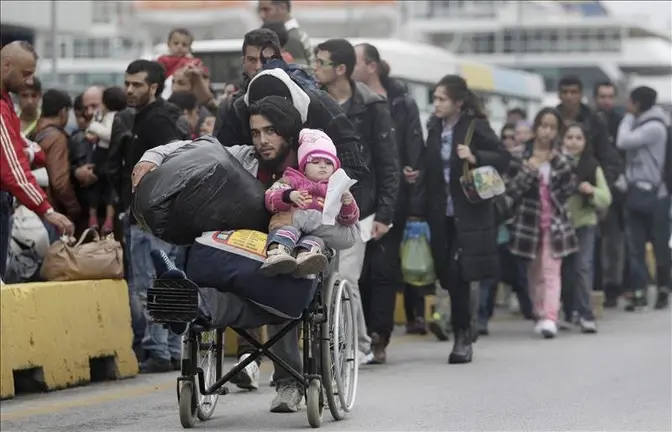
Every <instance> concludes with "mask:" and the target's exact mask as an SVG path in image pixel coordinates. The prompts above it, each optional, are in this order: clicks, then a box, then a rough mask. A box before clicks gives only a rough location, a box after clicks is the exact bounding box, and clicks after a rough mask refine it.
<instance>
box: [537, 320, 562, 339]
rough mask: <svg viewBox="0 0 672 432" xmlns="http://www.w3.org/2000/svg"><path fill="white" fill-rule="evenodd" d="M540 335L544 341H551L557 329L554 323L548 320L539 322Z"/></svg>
mask: <svg viewBox="0 0 672 432" xmlns="http://www.w3.org/2000/svg"><path fill="white" fill-rule="evenodd" d="M540 329H541V335H542V336H543V337H544V338H545V339H553V338H554V337H555V335H557V334H558V327H557V326H556V324H555V321H551V320H549V319H546V320H543V321H542V322H541V327H540Z"/></svg>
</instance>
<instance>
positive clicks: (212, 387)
mask: <svg viewBox="0 0 672 432" xmlns="http://www.w3.org/2000/svg"><path fill="white" fill-rule="evenodd" d="M329 267H330V268H331V271H330V272H328V273H330V274H326V273H327V272H324V273H322V274H319V275H317V276H316V277H317V280H316V289H315V295H314V296H313V298H312V300H311V301H310V302H309V303H308V305H307V306H306V307H305V309H304V312H303V314H302V316H301V317H300V318H298V319H295V320H288V321H287V323H286V324H285V326H284V327H283V328H282V330H280V331H279V332H278V333H277V334H276V335H274V336H273V337H272V338H271V339H270V340H268V341H267V342H266V343H264V344H261V343H259V342H257V341H256V340H254V339H253V338H252V337H251V336H250V335H249V334H248V333H247V332H246V331H245V329H241V328H235V327H232V330H234V331H235V332H236V333H237V334H238V335H240V336H241V337H243V338H244V339H246V340H247V341H248V342H249V343H250V344H252V346H254V348H255V349H256V351H255V352H254V353H252V354H251V355H249V356H248V357H247V358H246V359H245V360H243V361H242V362H240V363H239V364H237V365H236V366H234V367H233V368H232V369H231V370H230V371H228V372H227V373H225V374H224V373H223V371H222V368H223V359H224V330H225V329H223V328H209V327H208V326H207V325H204V324H203V323H199V320H198V316H197V315H198V314H197V313H195V312H193V310H189V311H188V312H187V308H184V306H183V305H193V304H194V302H196V304H197V302H198V287H197V286H196V285H195V284H194V283H193V282H191V281H190V280H188V279H179V280H172V279H156V280H155V281H154V283H153V285H152V287H150V288H149V290H148V293H147V310H148V312H149V315H150V317H151V319H152V320H153V322H156V323H182V324H187V329H186V332H185V333H184V336H183V338H182V358H181V375H180V377H178V379H177V399H178V403H179V415H180V422H181V424H182V426H183V427H184V428H193V427H194V426H195V425H196V422H197V420H200V421H206V420H208V419H210V418H211V417H212V415H213V413H214V411H215V407H216V405H217V401H218V399H219V397H220V396H225V395H226V394H228V392H229V390H228V388H227V387H226V386H225V384H226V383H228V382H229V381H230V380H231V378H233V377H234V376H236V375H237V374H238V373H239V372H241V371H242V370H243V369H245V367H246V366H247V365H249V364H250V363H252V362H253V361H255V360H256V359H259V358H260V357H262V356H266V357H267V358H269V359H270V360H272V361H273V362H274V363H275V365H276V367H281V368H283V369H284V370H285V371H287V372H288V373H289V374H291V375H292V376H293V377H294V378H295V379H296V381H297V382H298V383H299V385H300V386H302V387H303V389H304V395H305V402H306V413H307V416H308V423H309V424H310V426H311V427H313V428H319V427H320V425H321V423H322V414H323V410H324V407H325V404H326V406H328V408H329V411H330V412H331V415H332V417H333V418H334V420H335V421H339V420H342V419H343V418H344V417H345V415H346V414H347V413H349V412H350V411H351V410H352V408H353V406H354V404H355V396H356V394H357V380H358V370H359V361H358V358H357V357H358V352H359V350H358V345H357V320H356V316H355V309H354V308H355V305H354V304H353V295H352V288H351V287H350V285H349V284H348V282H347V281H345V280H343V279H341V278H340V277H339V275H338V273H337V272H336V271H335V265H334V262H333V260H331V259H330V266H329ZM269 324H270V323H269ZM297 326H302V330H303V331H302V338H303V373H301V372H299V371H297V370H295V369H294V368H292V367H291V366H290V365H288V364H287V363H286V362H284V361H283V360H282V359H279V358H278V357H277V356H276V355H275V354H273V353H272V352H271V351H270V348H271V347H272V346H273V345H274V344H275V343H276V342H277V341H279V340H280V339H281V338H282V337H283V336H285V335H286V334H287V333H288V332H289V331H290V330H292V329H293V328H295V327H297ZM297 343H298V341H297Z"/></svg>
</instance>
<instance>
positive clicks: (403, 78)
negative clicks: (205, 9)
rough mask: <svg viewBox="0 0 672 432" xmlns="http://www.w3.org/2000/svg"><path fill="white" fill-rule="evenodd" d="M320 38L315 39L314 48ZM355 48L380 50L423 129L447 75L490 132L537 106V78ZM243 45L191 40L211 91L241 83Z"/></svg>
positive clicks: (391, 48)
mask: <svg viewBox="0 0 672 432" xmlns="http://www.w3.org/2000/svg"><path fill="white" fill-rule="evenodd" d="M323 40H324V39H313V45H314V46H315V45H317V44H318V43H320V42H322V41H323ZM348 40H349V41H350V42H351V43H352V44H353V45H357V44H359V43H364V42H367V43H370V44H372V45H374V46H375V47H376V48H378V51H379V52H380V56H381V58H382V59H384V60H385V61H387V62H388V63H389V64H390V70H391V73H390V76H391V77H392V78H394V79H396V80H398V81H400V82H401V83H402V84H404V85H405V86H406V88H407V90H408V92H409V94H410V95H411V96H412V97H413V98H414V99H415V101H416V103H417V104H418V108H419V110H420V115H421V119H422V123H423V125H426V123H427V120H428V119H429V116H430V115H431V112H432V109H433V108H432V94H433V91H434V86H435V85H436V83H437V82H438V81H439V80H440V79H441V77H443V76H444V75H448V74H458V75H461V76H462V77H464V78H465V79H466V80H467V83H468V84H469V87H470V88H471V89H472V90H473V91H474V93H476V94H477V95H478V96H479V98H480V99H481V101H482V102H483V105H484V107H485V109H486V112H487V113H488V118H489V120H490V123H491V125H492V127H493V129H494V130H495V131H496V132H499V129H500V128H501V127H502V126H503V124H504V122H505V121H506V113H507V111H508V110H509V109H511V108H522V109H523V110H525V111H526V112H527V113H528V115H529V116H534V114H535V113H536V112H537V111H538V110H539V108H540V107H541V104H542V101H543V97H544V81H543V78H542V77H541V76H540V75H538V74H533V73H529V72H524V71H519V70H513V69H506V68H501V67H495V66H491V65H486V64H483V63H477V62H471V61H470V62H467V61H463V60H461V59H460V58H459V57H457V56H455V55H454V54H452V53H451V52H449V51H447V50H445V49H443V48H439V47H436V46H433V45H427V44H422V43H415V42H409V41H403V40H397V39H375V38H371V39H362V38H348ZM242 46H243V40H242V39H225V40H203V41H199V40H197V41H194V43H193V44H192V47H191V48H192V52H193V54H194V56H195V57H198V58H200V59H201V60H202V61H203V63H204V65H205V66H206V67H207V68H208V69H209V71H210V78H211V81H212V84H213V88H214V89H215V90H223V89H224V87H225V86H226V84H227V83H232V82H233V83H236V82H238V81H239V80H240V76H241V67H242V66H241V65H242V53H241V49H242ZM165 51H166V45H165V44H161V45H157V47H156V48H155V50H154V53H153V56H158V55H161V54H165Z"/></svg>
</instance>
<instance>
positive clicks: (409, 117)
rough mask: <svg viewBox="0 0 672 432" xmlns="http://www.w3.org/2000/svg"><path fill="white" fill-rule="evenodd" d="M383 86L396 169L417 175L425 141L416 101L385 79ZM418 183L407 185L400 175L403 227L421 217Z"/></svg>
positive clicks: (422, 163) (399, 217) (399, 210)
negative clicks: (396, 151) (391, 125)
mask: <svg viewBox="0 0 672 432" xmlns="http://www.w3.org/2000/svg"><path fill="white" fill-rule="evenodd" d="M383 85H384V86H385V90H386V91H387V102H388V106H389V108H390V114H392V121H393V122H394V129H395V139H396V142H397V148H398V149H399V168H400V169H403V168H404V167H405V166H409V167H411V168H413V169H414V170H416V171H420V175H421V176H422V175H424V171H425V160H424V155H425V140H424V138H423V136H422V125H421V123H420V112H419V111H418V105H417V104H416V103H415V100H413V98H412V97H411V96H409V95H408V93H407V92H406V89H405V88H404V87H403V86H402V85H401V84H399V83H398V82H396V81H394V80H392V79H388V80H386V81H385V82H384V83H383ZM420 181H421V180H420V179H419V180H418V181H416V183H414V184H409V183H406V181H405V180H404V178H403V173H402V174H401V180H400V182H399V194H398V196H397V211H396V215H395V219H397V223H404V222H405V221H406V218H407V217H409V216H413V217H420V218H422V217H424V214H425V208H424V197H423V196H422V194H421V192H422V190H421V189H422V188H418V184H419V183H420Z"/></svg>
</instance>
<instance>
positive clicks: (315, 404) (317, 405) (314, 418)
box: [306, 379, 324, 429]
mask: <svg viewBox="0 0 672 432" xmlns="http://www.w3.org/2000/svg"><path fill="white" fill-rule="evenodd" d="M323 408H324V399H323V396H322V385H321V384H320V381H319V380H317V379H314V380H311V381H310V384H309V385H308V388H307V389H306V414H307V415H308V424H310V427H312V428H315V429H317V428H319V427H320V425H321V424H322V410H323Z"/></svg>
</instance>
